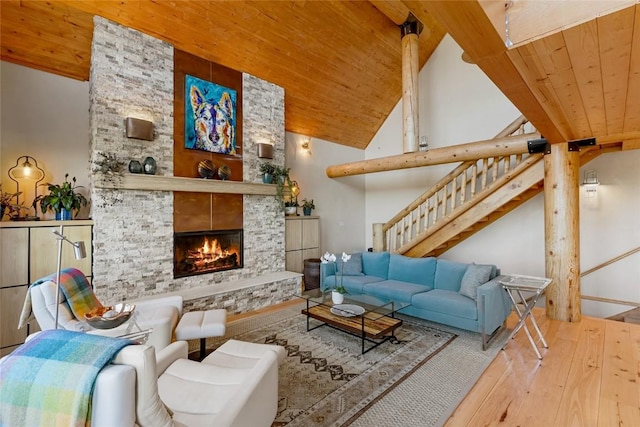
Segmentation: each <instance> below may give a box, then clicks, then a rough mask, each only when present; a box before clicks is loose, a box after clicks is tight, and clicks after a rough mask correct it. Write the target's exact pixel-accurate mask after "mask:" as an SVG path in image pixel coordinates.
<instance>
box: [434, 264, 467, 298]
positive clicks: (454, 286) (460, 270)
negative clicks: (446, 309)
mask: <svg viewBox="0 0 640 427" xmlns="http://www.w3.org/2000/svg"><path fill="white" fill-rule="evenodd" d="M468 266H469V264H464V263H461V262H455V261H447V260H446V259H438V262H437V263H436V278H435V281H434V286H433V287H434V288H435V289H446V290H448V291H453V292H458V291H459V290H460V283H461V282H462V277H463V276H464V273H465V272H466V271H467V267H468Z"/></svg>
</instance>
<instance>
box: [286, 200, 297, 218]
mask: <svg viewBox="0 0 640 427" xmlns="http://www.w3.org/2000/svg"><path fill="white" fill-rule="evenodd" d="M284 214H285V215H297V214H298V201H297V200H296V199H293V198H292V199H289V200H286V201H285V202H284Z"/></svg>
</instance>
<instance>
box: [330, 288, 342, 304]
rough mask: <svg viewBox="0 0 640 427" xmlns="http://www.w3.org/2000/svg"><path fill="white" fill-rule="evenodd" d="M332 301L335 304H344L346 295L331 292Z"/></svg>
mask: <svg viewBox="0 0 640 427" xmlns="http://www.w3.org/2000/svg"><path fill="white" fill-rule="evenodd" d="M331 301H332V302H333V303H334V304H342V303H343V302H344V294H341V293H340V292H336V291H331Z"/></svg>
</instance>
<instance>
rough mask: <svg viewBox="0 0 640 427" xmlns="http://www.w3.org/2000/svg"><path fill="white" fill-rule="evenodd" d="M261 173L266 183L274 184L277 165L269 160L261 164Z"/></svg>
mask: <svg viewBox="0 0 640 427" xmlns="http://www.w3.org/2000/svg"><path fill="white" fill-rule="evenodd" d="M260 173H261V174H262V182H263V183H265V184H272V183H273V177H274V175H275V173H276V166H274V165H273V164H271V163H269V162H265V163H262V164H260Z"/></svg>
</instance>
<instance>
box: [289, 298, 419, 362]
mask: <svg viewBox="0 0 640 427" xmlns="http://www.w3.org/2000/svg"><path fill="white" fill-rule="evenodd" d="M301 297H302V298H304V299H306V301H307V308H306V309H303V310H302V314H305V315H306V316H307V331H312V330H314V329H317V328H320V327H322V326H329V327H332V328H334V329H338V330H341V331H343V332H347V333H349V334H351V335H354V336H357V337H359V338H360V339H361V342H362V354H365V353H367V352H368V351H370V350H372V349H374V348H375V347H377V346H379V345H380V344H382V343H384V342H386V341H389V340H391V339H395V335H394V333H395V330H396V329H398V328H399V327H400V326H401V325H402V320H401V319H397V318H396V317H395V313H396V312H397V311H398V310H400V309H402V308H404V307H406V306H407V304H405V303H399V302H394V301H383V300H379V299H377V298H373V297H370V296H364V295H363V296H361V297H362V298H361V299H358V298H357V296H350V297H348V298H347V299H345V303H348V304H354V305H358V306H360V307H362V308H363V309H364V312H363V314H358V315H351V316H340V315H339V314H335V313H333V312H332V311H331V309H332V307H333V306H334V304H333V303H332V302H331V297H330V293H322V292H321V291H320V290H318V289H314V290H312V291H308V292H304V293H303V294H302V295H301ZM310 319H316V320H318V321H320V322H322V323H321V324H320V325H318V326H315V327H311V324H310ZM366 343H369V344H372V345H370V346H369V347H367V346H366Z"/></svg>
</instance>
